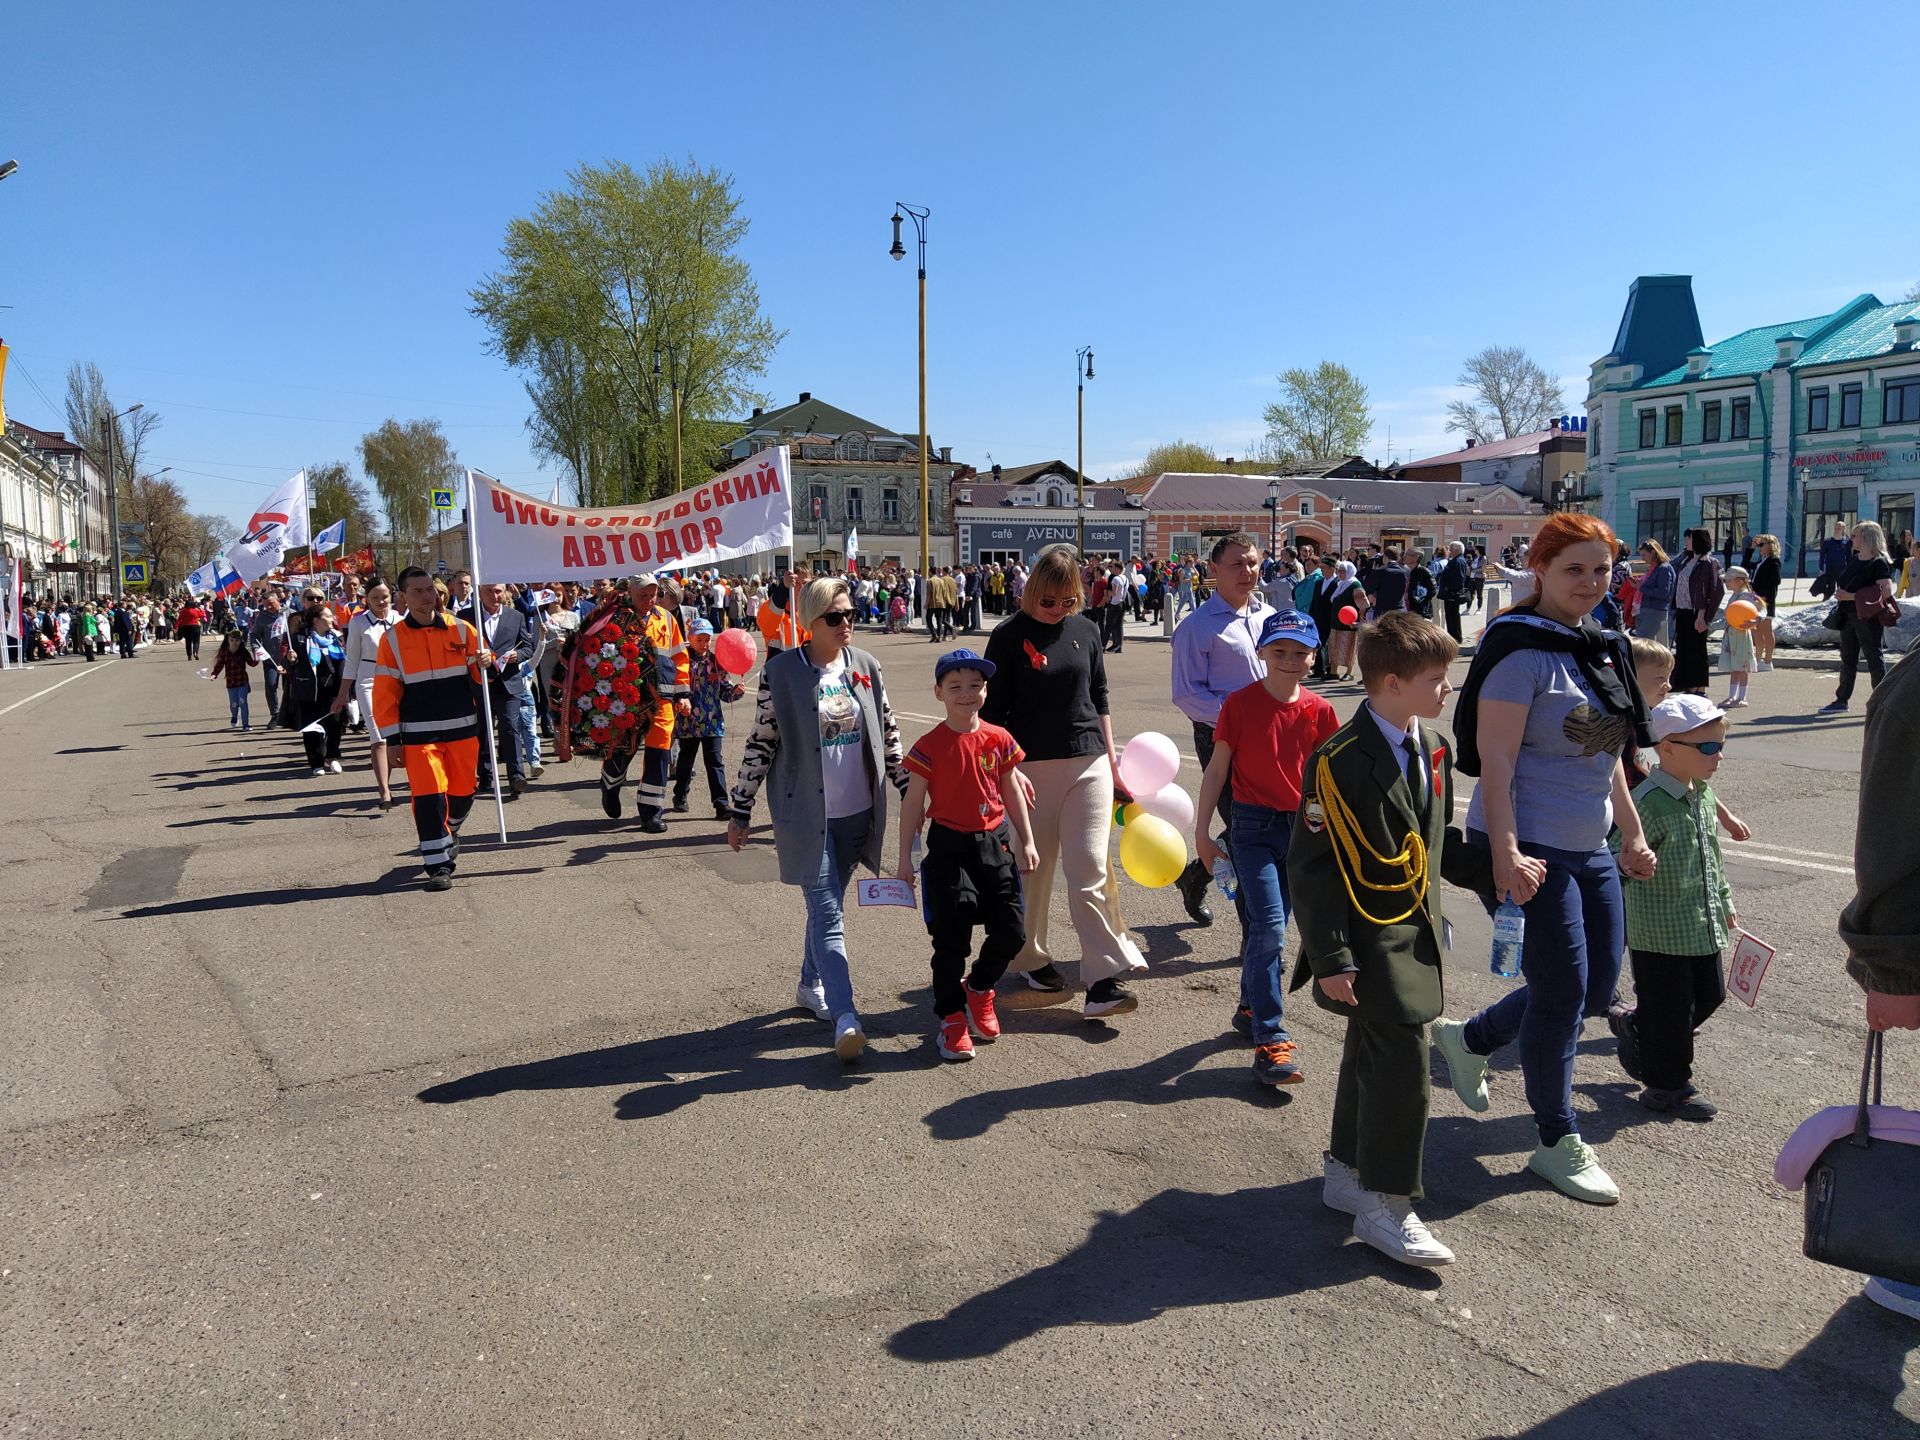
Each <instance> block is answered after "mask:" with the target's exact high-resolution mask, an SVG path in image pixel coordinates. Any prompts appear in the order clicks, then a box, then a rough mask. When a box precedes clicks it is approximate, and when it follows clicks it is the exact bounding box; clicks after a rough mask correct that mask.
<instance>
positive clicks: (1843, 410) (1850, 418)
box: [1840, 385, 1860, 430]
mask: <svg viewBox="0 0 1920 1440" xmlns="http://www.w3.org/2000/svg"><path fill="white" fill-rule="evenodd" d="M1859 424H1860V387H1859V386H1858V385H1842V386H1841V387H1840V428H1841V429H1842V430H1853V429H1857V428H1858V427H1859Z"/></svg>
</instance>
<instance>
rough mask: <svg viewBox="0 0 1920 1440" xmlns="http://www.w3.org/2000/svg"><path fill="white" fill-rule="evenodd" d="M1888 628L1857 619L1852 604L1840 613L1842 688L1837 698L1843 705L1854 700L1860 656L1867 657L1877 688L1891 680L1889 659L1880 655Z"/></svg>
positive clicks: (1870, 672)
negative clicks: (1881, 638)
mask: <svg viewBox="0 0 1920 1440" xmlns="http://www.w3.org/2000/svg"><path fill="white" fill-rule="evenodd" d="M1885 631H1886V626H1884V625H1882V624H1881V623H1880V622H1879V621H1878V620H1861V619H1858V618H1857V617H1855V615H1854V613H1853V606H1852V605H1851V604H1849V605H1848V606H1847V607H1846V608H1845V609H1843V610H1842V611H1841V612H1840V688H1839V689H1838V690H1837V691H1835V692H1834V696H1833V698H1834V699H1836V700H1839V701H1841V702H1843V703H1844V702H1845V701H1848V700H1851V699H1852V698H1853V681H1854V676H1855V675H1856V674H1858V673H1859V668H1860V657H1861V656H1862V655H1864V656H1866V657H1867V673H1868V674H1869V675H1871V676H1872V677H1873V684H1874V688H1875V689H1878V688H1879V687H1880V682H1881V681H1882V680H1884V679H1886V677H1887V662H1886V658H1885V657H1884V656H1882V655H1881V653H1880V637H1881V635H1882V634H1884V633H1885Z"/></svg>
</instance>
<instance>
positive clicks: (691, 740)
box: [673, 619, 747, 820]
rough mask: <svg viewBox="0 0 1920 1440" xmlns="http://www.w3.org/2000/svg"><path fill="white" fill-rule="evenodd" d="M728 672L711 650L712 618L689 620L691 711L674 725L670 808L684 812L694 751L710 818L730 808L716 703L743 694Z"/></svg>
mask: <svg viewBox="0 0 1920 1440" xmlns="http://www.w3.org/2000/svg"><path fill="white" fill-rule="evenodd" d="M746 693H747V692H746V690H745V689H744V688H743V687H742V686H740V685H738V684H736V683H735V681H734V679H733V677H732V676H730V675H728V674H727V672H726V671H724V670H722V669H721V668H720V661H719V658H718V657H717V656H716V655H715V654H714V653H713V624H712V622H711V621H708V620H705V619H701V620H695V621H694V622H693V624H692V625H691V626H690V627H688V630H687V698H688V700H689V701H691V702H692V706H693V710H692V713H691V714H689V715H687V716H685V717H684V718H683V719H682V720H681V721H680V724H679V726H677V727H676V731H677V738H678V740H679V742H680V754H679V757H678V759H677V760H676V761H675V763H674V772H673V808H674V812H675V813H676V814H685V813H686V809H687V792H688V791H689V790H691V789H692V788H693V763H694V759H695V757H696V756H701V755H704V756H705V757H706V769H707V798H708V799H709V800H711V801H712V802H713V818H714V819H716V820H731V819H732V818H733V809H732V806H731V805H729V803H728V801H727V772H726V766H725V763H724V760H723V758H722V756H721V753H720V752H721V750H722V749H724V748H725V739H726V734H727V717H726V712H725V711H723V710H722V709H721V708H720V707H721V705H722V704H723V703H731V702H733V701H735V700H738V699H739V698H740V697H741V696H742V695H744V694H746Z"/></svg>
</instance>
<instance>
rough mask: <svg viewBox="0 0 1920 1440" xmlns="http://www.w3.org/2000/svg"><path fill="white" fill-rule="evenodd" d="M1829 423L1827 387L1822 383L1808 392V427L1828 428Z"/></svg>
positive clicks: (1813, 428) (1812, 428)
mask: <svg viewBox="0 0 1920 1440" xmlns="http://www.w3.org/2000/svg"><path fill="white" fill-rule="evenodd" d="M1830 428H1831V427H1830V426H1829V425H1828V424H1827V387H1826V386H1824V385H1822V386H1820V387H1819V388H1818V389H1816V390H1809V391H1808V392H1807V429H1808V430H1826V429H1830Z"/></svg>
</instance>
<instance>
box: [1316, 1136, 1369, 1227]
mask: <svg viewBox="0 0 1920 1440" xmlns="http://www.w3.org/2000/svg"><path fill="white" fill-rule="evenodd" d="M1320 1174H1321V1177H1322V1184H1321V1186H1320V1203H1321V1204H1323V1205H1325V1206H1326V1207H1327V1208H1328V1209H1329V1210H1338V1211H1339V1212H1340V1213H1341V1214H1343V1215H1358V1214H1360V1212H1361V1211H1363V1210H1365V1209H1366V1208H1367V1190H1366V1187H1365V1186H1363V1185H1362V1184H1361V1183H1360V1175H1359V1172H1358V1171H1356V1170H1354V1169H1353V1168H1352V1167H1351V1166H1348V1165H1343V1164H1341V1163H1340V1162H1339V1161H1338V1160H1336V1159H1334V1158H1333V1153H1332V1152H1331V1151H1326V1150H1323V1151H1322V1152H1321V1153H1320Z"/></svg>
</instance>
